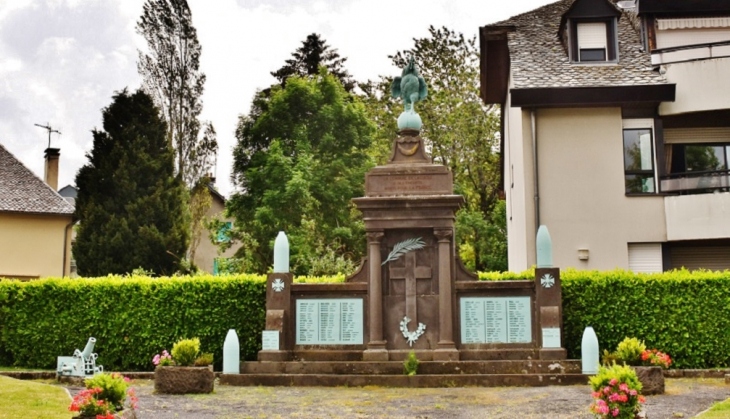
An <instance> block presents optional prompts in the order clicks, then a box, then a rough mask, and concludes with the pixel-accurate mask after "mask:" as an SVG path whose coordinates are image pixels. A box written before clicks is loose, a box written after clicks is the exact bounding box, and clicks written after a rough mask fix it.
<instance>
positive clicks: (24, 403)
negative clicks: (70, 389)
mask: <svg viewBox="0 0 730 419" xmlns="http://www.w3.org/2000/svg"><path fill="white" fill-rule="evenodd" d="M0 394H2V397H0V419H12V418H28V419H30V418H37V419H69V418H71V416H72V414H71V412H69V411H68V406H69V405H70V404H71V399H70V398H69V397H68V393H66V391H65V390H64V389H63V388H61V387H54V386H51V385H48V384H42V383H36V382H33V381H23V380H15V379H12V378H8V377H3V376H0Z"/></svg>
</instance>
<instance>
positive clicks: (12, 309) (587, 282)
mask: <svg viewBox="0 0 730 419" xmlns="http://www.w3.org/2000/svg"><path fill="white" fill-rule="evenodd" d="M533 275H534V273H533V272H532V271H527V272H523V273H520V274H514V273H504V274H499V273H480V275H479V277H480V279H482V280H504V279H520V278H531V277H532V276H533ZM561 277H562V281H563V320H564V326H565V328H564V329H565V344H566V347H567V349H568V356H569V358H572V359H577V358H580V342H581V337H582V333H583V329H584V328H585V327H586V326H593V328H594V329H595V330H596V334H597V335H598V339H599V342H600V346H601V350H603V349H610V350H614V349H615V348H616V345H617V344H618V342H620V341H621V340H623V338H625V337H636V338H639V339H642V340H645V341H646V345H647V347H649V348H657V349H659V350H661V351H664V352H667V353H669V355H670V356H671V357H672V359H673V360H674V364H673V365H672V367H673V368H713V367H728V366H730V272H705V271H698V272H692V273H690V272H687V271H674V272H668V273H664V274H652V275H645V274H634V273H631V272H625V271H620V270H617V271H609V272H596V271H575V270H567V271H563V272H562V273H561ZM343 279H344V278H343V277H342V275H339V276H336V277H316V278H315V277H300V278H296V279H295V281H296V282H342V280H343ZM265 294H266V292H265V277H264V276H262V275H239V276H230V277H212V276H197V277H192V278H188V277H183V278H160V279H155V278H146V277H112V276H110V277H107V278H93V279H43V280H37V281H31V282H18V281H8V280H0V365H16V366H21V367H27V368H55V365H56V357H57V356H59V355H71V354H72V353H73V350H74V349H76V348H79V349H82V348H83V347H84V345H85V344H86V340H87V339H88V337H89V336H94V337H96V338H97V345H96V348H95V352H98V353H99V355H100V357H99V360H98V362H99V363H100V364H102V365H104V367H105V368H107V369H109V370H125V371H129V370H151V369H152V363H151V360H152V357H153V356H154V354H156V353H159V352H160V351H161V350H162V349H167V350H170V349H171V347H172V344H173V343H174V342H175V341H177V340H178V339H179V338H186V337H194V336H197V337H199V338H200V340H201V343H202V345H201V346H202V348H201V350H202V351H204V352H213V353H214V354H215V356H216V360H215V361H216V365H217V368H220V364H221V359H220V356H221V354H222V347H223V340H224V339H225V336H226V333H227V331H228V329H230V328H233V329H236V332H237V333H238V336H239V340H240V342H241V351H242V358H243V359H255V357H256V352H257V351H258V350H259V349H260V347H261V342H260V341H261V338H260V337H261V330H263V328H264V319H265Z"/></svg>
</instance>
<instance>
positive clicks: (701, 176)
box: [661, 143, 730, 194]
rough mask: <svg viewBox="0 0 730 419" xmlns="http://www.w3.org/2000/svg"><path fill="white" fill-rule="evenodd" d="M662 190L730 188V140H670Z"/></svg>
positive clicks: (714, 190)
mask: <svg viewBox="0 0 730 419" xmlns="http://www.w3.org/2000/svg"><path fill="white" fill-rule="evenodd" d="M667 148H668V150H669V158H668V160H669V161H671V166H670V168H671V171H670V173H669V174H668V175H667V176H665V177H663V178H662V181H661V184H662V192H679V193H683V194H685V193H709V192H716V191H718V190H721V191H727V190H729V188H730V171H729V170H728V168H730V143H704V144H703V143H695V144H677V143H675V144H670V145H669V147H667Z"/></svg>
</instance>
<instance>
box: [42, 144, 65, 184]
mask: <svg viewBox="0 0 730 419" xmlns="http://www.w3.org/2000/svg"><path fill="white" fill-rule="evenodd" d="M45 153H46V154H45V156H46V167H45V171H44V172H45V173H44V175H43V180H44V181H45V182H46V183H47V184H48V186H50V187H51V188H53V190H54V191H57V190H58V158H59V157H61V149H60V148H50V147H48V148H47V149H46V151H45Z"/></svg>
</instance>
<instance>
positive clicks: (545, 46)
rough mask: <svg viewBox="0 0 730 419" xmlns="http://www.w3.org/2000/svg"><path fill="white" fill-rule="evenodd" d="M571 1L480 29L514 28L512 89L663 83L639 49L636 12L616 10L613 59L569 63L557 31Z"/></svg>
mask: <svg viewBox="0 0 730 419" xmlns="http://www.w3.org/2000/svg"><path fill="white" fill-rule="evenodd" d="M576 1H578V0H561V1H558V2H555V3H552V4H548V5H546V6H543V7H540V8H538V9H535V10H532V11H530V12H527V13H523V14H520V15H517V16H513V17H511V18H509V19H507V20H504V21H501V22H497V23H494V24H491V25H487V26H486V27H485V28H484V29H486V30H489V29H490V28H491V27H494V28H498V27H509V26H512V27H514V31H509V32H508V33H507V37H508V40H507V42H508V47H509V54H510V67H511V71H512V80H513V86H512V87H513V88H518V89H521V88H555V87H558V88H560V87H597V86H635V85H656V84H665V83H666V81H665V79H664V77H663V76H662V75H661V74H659V72H658V71H657V70H655V69H654V68H653V67H652V65H651V56H650V55H649V54H648V53H647V52H645V51H643V47H642V44H641V40H640V37H639V31H640V29H639V26H638V18H637V16H636V13H635V11H630V10H623V11H621V16H620V18H619V20H618V28H617V30H618V62H617V63H606V64H594V63H591V64H577V63H571V62H570V59H569V57H568V51H567V49H566V46H565V45H563V42H562V41H561V39H560V37H559V34H558V32H559V29H560V24H561V20H562V18H563V15H564V14H565V13H566V12H567V11H568V10H569V9H570V8H571V6H572V5H573V4H574V3H575V2H576ZM607 1H610V0H607ZM612 3H613V2H612ZM617 10H618V9H617Z"/></svg>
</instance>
